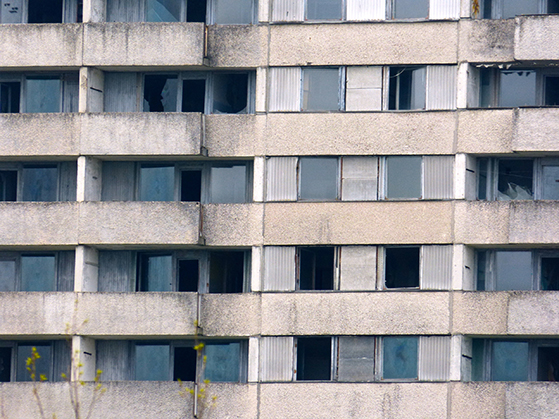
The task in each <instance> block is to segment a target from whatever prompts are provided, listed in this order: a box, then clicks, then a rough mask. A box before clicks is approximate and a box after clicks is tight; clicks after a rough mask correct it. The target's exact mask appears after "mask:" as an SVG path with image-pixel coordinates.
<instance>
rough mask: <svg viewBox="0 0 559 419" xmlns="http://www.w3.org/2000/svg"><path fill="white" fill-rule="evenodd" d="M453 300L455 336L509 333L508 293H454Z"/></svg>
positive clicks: (453, 328)
mask: <svg viewBox="0 0 559 419" xmlns="http://www.w3.org/2000/svg"><path fill="white" fill-rule="evenodd" d="M452 298H453V302H452V333H453V334H463V335H476V336H482V335H504V334H506V333H507V309H508V302H509V293H508V292H454V293H453V297H452Z"/></svg>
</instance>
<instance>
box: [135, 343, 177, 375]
mask: <svg viewBox="0 0 559 419" xmlns="http://www.w3.org/2000/svg"><path fill="white" fill-rule="evenodd" d="M169 363H170V350H169V345H136V358H135V367H136V368H135V372H136V380H138V381H168V380H170V375H169V371H170V367H169V365H170V364H169Z"/></svg>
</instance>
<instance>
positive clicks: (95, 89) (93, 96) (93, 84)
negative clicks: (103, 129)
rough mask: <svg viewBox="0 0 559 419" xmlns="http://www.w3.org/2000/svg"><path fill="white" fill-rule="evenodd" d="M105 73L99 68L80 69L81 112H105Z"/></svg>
mask: <svg viewBox="0 0 559 419" xmlns="http://www.w3.org/2000/svg"><path fill="white" fill-rule="evenodd" d="M104 89H105V73H104V72H103V71H101V70H99V69H97V68H93V67H82V68H80V101H79V111H80V112H81V113H84V112H103V110H104V100H105V95H104V93H103V92H104Z"/></svg>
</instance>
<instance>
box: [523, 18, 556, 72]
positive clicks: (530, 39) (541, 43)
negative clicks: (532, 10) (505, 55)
mask: <svg viewBox="0 0 559 419" xmlns="http://www.w3.org/2000/svg"><path fill="white" fill-rule="evenodd" d="M515 21H516V30H515V34H514V59H515V60H519V61H532V60H533V61H539V60H545V61H549V60H558V59H559V29H558V25H559V16H557V15H547V16H545V15H544V16H519V17H517V18H516V19H515Z"/></svg>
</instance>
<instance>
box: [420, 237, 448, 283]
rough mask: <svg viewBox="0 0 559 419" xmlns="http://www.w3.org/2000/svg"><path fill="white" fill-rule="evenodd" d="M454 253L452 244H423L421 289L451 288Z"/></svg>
mask: <svg viewBox="0 0 559 419" xmlns="http://www.w3.org/2000/svg"><path fill="white" fill-rule="evenodd" d="M452 254H453V251H452V246H423V249H422V256H423V257H422V263H421V286H420V288H421V289H431V290H449V289H450V284H451V280H452Z"/></svg>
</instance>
